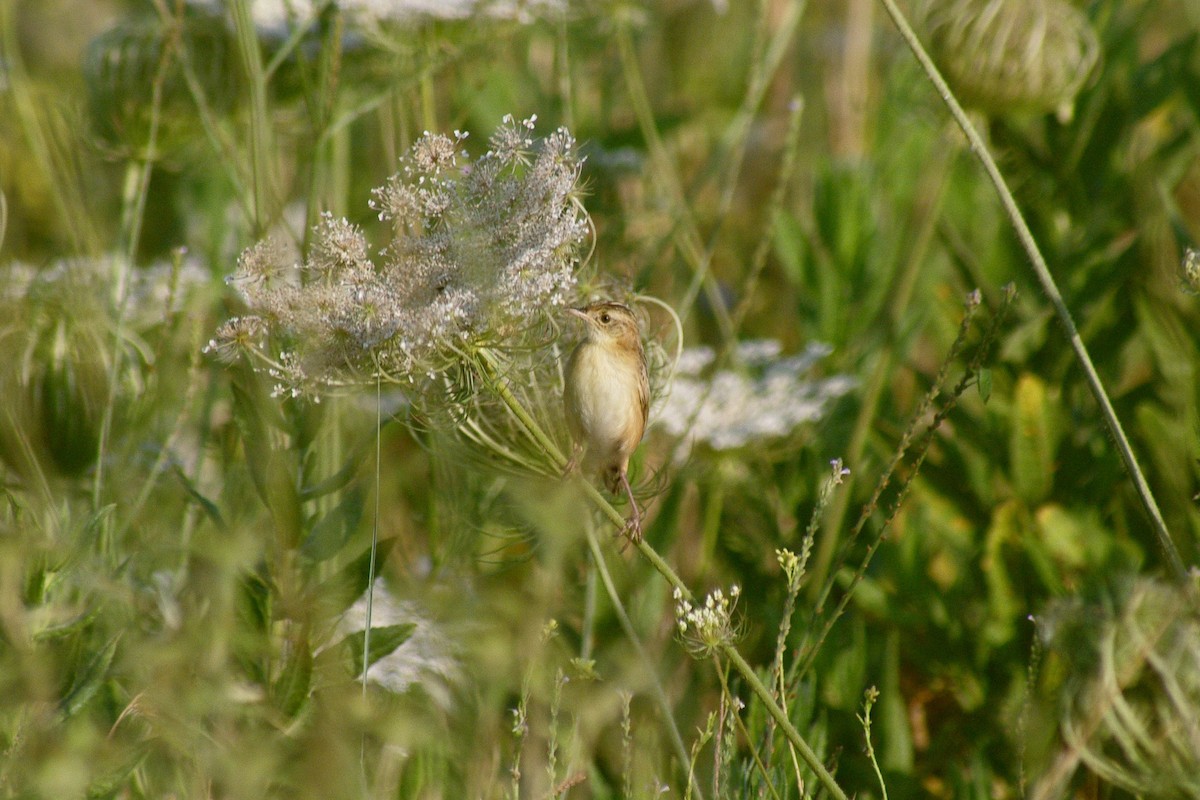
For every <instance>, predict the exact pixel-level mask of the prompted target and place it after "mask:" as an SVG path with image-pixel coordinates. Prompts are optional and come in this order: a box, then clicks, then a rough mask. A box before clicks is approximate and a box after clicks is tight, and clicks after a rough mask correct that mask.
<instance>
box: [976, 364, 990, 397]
mask: <svg viewBox="0 0 1200 800" xmlns="http://www.w3.org/2000/svg"><path fill="white" fill-rule="evenodd" d="M975 386H976V388H977V389H979V399H980V400H982V401H983V404H984V405H987V401H988V400H990V399H991V397H992V371H991V370H990V369H988V368H986V367H984V368H983V369H981V370H979V380H978V381H976V383H975Z"/></svg>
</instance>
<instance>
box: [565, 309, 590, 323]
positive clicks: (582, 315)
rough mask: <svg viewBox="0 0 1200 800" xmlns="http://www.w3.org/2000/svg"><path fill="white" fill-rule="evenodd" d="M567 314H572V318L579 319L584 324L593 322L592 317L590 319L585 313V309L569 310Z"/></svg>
mask: <svg viewBox="0 0 1200 800" xmlns="http://www.w3.org/2000/svg"><path fill="white" fill-rule="evenodd" d="M567 313H568V314H571V315H572V316H576V317H579V318H580V319H581V320H583V321H584V322H589V321H590V320H591V317H589V316H588V315H587V314H585V313H583V309H579V308H568V309H567Z"/></svg>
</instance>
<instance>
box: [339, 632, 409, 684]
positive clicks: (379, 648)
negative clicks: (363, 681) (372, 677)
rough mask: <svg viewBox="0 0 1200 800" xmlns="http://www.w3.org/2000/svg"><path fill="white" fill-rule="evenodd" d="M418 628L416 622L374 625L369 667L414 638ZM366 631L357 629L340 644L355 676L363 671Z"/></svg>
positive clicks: (368, 657) (368, 655) (368, 661)
mask: <svg viewBox="0 0 1200 800" xmlns="http://www.w3.org/2000/svg"><path fill="white" fill-rule="evenodd" d="M416 629H417V623H415V622H404V623H401V624H399V625H381V626H378V627H372V628H371V643H370V646H369V648H370V649H369V651H368V653H367V667H368V668H369V667H370V666H371V665H372V664H374V663H375V662H376V661H378V660H379V659H381V658H383V657H384V656H389V655H391V654H392V653H394V652H396V648H397V647H399V646H400V645H402V644H404V643H405V642H407V641H408V640H409V639H410V638H412V635H413V631H415V630H416ZM366 633H367V632H366V631H355V632H354V633H352V634H350V635H349V636H347V637H346V638H345V639H342V641H341V643H340V644H339V645H338V647H339V648H341V649H342V650H344V651H345V654H346V657H347V659H348V660H349V664H350V672H351V674H352V675H354V676H355V677H358V676H360V675H362V673H363V640H364V639H365V638H366Z"/></svg>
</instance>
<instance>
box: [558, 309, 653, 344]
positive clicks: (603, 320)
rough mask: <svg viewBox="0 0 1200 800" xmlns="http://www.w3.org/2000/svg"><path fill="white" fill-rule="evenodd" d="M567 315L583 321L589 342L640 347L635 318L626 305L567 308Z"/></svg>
mask: <svg viewBox="0 0 1200 800" xmlns="http://www.w3.org/2000/svg"><path fill="white" fill-rule="evenodd" d="M567 313H569V314H572V315H574V316H576V317H579V318H580V319H582V320H583V321H584V323H585V324H586V326H587V338H588V341H590V342H594V343H597V344H619V345H625V346H628V347H635V348H637V347H640V346H641V336H640V334H639V332H638V323H637V317H635V316H634V314H633V311H632V310H631V309H630V308H629V306H627V305H624V304H622V303H614V302H611V301H603V302H599V303H591V304H590V305H587V306H584V307H583V308H568V309H567Z"/></svg>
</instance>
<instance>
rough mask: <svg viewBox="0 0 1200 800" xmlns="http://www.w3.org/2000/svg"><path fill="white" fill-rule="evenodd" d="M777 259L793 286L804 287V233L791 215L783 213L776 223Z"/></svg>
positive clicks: (775, 244)
mask: <svg viewBox="0 0 1200 800" xmlns="http://www.w3.org/2000/svg"><path fill="white" fill-rule="evenodd" d="M773 244H774V246H775V257H776V258H777V259H779V264H780V265H781V266H782V267H783V274H784V275H786V276H787V278H788V280H790V281H791V282H792V285H793V286H803V285H804V231H803V230H801V228H800V223H799V222H797V221H796V218H795V217H794V216H792V215H791V214H786V213H781V214H780V215H779V218H778V220H776V223H775V237H774V242H773Z"/></svg>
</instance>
